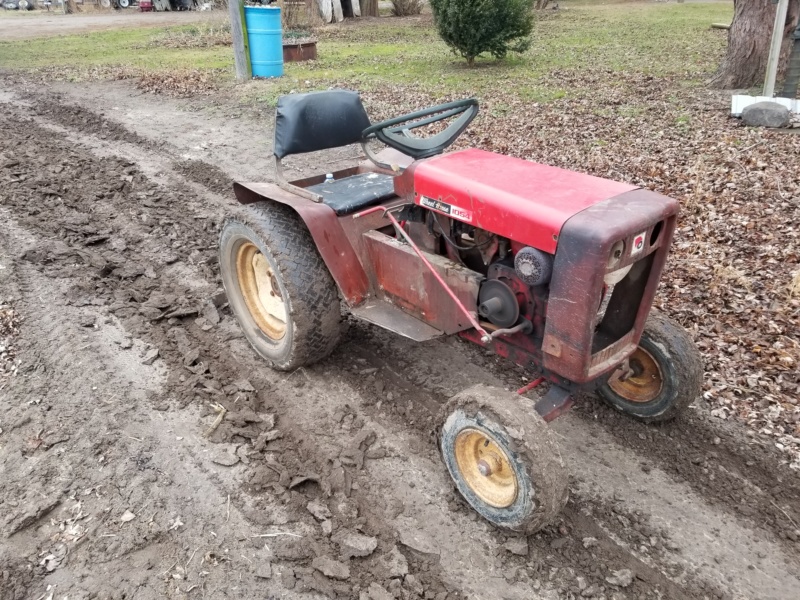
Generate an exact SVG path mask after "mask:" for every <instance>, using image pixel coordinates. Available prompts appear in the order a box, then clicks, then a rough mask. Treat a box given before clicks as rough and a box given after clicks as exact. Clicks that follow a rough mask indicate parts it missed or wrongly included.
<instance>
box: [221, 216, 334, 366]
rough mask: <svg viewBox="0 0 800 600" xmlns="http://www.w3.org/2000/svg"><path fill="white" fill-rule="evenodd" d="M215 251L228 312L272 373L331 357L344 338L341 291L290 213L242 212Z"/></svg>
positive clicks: (231, 221)
mask: <svg viewBox="0 0 800 600" xmlns="http://www.w3.org/2000/svg"><path fill="white" fill-rule="evenodd" d="M219 248H220V260H219V263H220V271H221V274H222V284H223V286H224V288H225V292H226V294H227V296H228V301H229V302H230V306H231V309H232V310H233V313H234V314H235V315H236V318H237V319H238V321H239V324H240V326H241V327H242V331H243V332H244V335H245V337H246V338H247V341H249V342H250V344H251V345H252V346H253V348H254V349H255V350H256V352H258V353H259V354H260V355H261V356H263V357H264V358H265V359H267V360H268V361H269V362H270V364H271V366H272V367H273V368H275V369H278V370H281V371H288V370H293V369H296V368H298V367H301V366H304V365H308V364H311V363H314V362H316V361H318V360H321V359H323V358H325V357H326V356H328V354H330V353H331V351H332V350H333V349H334V347H335V346H336V344H337V343H338V341H339V336H340V331H341V330H340V320H341V310H340V304H339V295H338V291H337V289H336V284H335V283H334V281H333V278H332V277H331V274H330V273H329V272H328V269H327V267H326V266H325V263H324V262H323V261H322V258H321V257H320V255H319V252H317V249H316V247H315V245H314V241H313V239H312V238H311V234H309V232H308V230H307V229H306V227H305V225H304V224H303V222H302V221H301V220H300V218H299V217H298V216H297V215H296V214H295V212H294V211H293V210H291V209H290V208H288V207H286V206H283V205H280V204H273V203H269V202H259V203H256V204H249V205H247V206H246V207H244V208H242V209H240V210H239V211H238V213H237V214H236V215H235V216H232V217H229V218H228V219H226V221H225V223H224V224H223V227H222V232H221V234H220V242H219Z"/></svg>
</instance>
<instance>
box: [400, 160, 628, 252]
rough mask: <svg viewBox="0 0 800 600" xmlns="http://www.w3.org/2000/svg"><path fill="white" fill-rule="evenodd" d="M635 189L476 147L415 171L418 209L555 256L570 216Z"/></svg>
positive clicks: (423, 163)
mask: <svg viewBox="0 0 800 600" xmlns="http://www.w3.org/2000/svg"><path fill="white" fill-rule="evenodd" d="M635 189H637V186H634V185H630V184H627V183H620V182H617V181H611V180H608V179H601V178H600V177H593V176H592V175H584V174H582V173H576V172H574V171H567V170H565V169H559V168H557V167H551V166H548V165H541V164H538V163H534V162H530V161H527V160H522V159H519V158H513V157H510V156H504V155H502V154H495V153H493V152H486V151H484V150H477V149H474V148H472V149H469V150H462V151H459V152H451V153H448V154H443V155H441V156H436V157H434V158H430V159H428V160H425V161H422V162H420V163H419V164H418V165H417V166H416V168H415V170H414V202H415V203H416V204H419V205H421V206H424V207H426V208H429V209H431V210H434V211H436V212H439V213H441V214H444V215H447V216H449V217H451V218H453V219H457V220H459V221H463V222H465V223H469V224H471V225H474V226H475V227H479V228H481V229H485V230H486V231H490V232H492V233H495V234H497V235H500V236H502V237H506V238H509V239H510V240H512V241H515V242H519V243H522V244H525V245H529V246H533V247H534V248H539V249H540V250H544V251H545V252H549V253H551V254H555V251H556V246H557V245H558V236H559V234H560V233H561V228H562V227H563V226H564V223H566V222H567V220H568V219H569V218H570V217H572V216H574V215H575V214H577V213H579V212H581V211H583V210H584V209H586V208H588V207H590V206H592V205H594V204H597V203H599V202H602V201H604V200H607V199H609V198H613V197H614V196H618V195H620V194H623V193H625V192H629V191H631V190H635Z"/></svg>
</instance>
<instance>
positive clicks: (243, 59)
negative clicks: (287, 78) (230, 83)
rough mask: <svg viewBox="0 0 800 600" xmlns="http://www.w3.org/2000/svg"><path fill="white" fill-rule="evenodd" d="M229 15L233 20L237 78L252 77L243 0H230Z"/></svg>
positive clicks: (232, 29) (232, 30) (232, 31)
mask: <svg viewBox="0 0 800 600" xmlns="http://www.w3.org/2000/svg"><path fill="white" fill-rule="evenodd" d="M228 16H229V17H230V20H231V37H232V38H233V61H234V63H235V64H236V78H237V79H252V78H253V70H252V67H251V65H250V47H249V46H250V44H249V43H248V41H247V28H246V27H245V24H244V2H243V0H228Z"/></svg>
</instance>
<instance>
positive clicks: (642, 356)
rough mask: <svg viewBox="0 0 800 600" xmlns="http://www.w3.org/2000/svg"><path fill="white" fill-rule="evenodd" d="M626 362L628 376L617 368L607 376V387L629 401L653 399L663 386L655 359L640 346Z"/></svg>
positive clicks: (659, 369)
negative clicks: (628, 366) (628, 367)
mask: <svg viewBox="0 0 800 600" xmlns="http://www.w3.org/2000/svg"><path fill="white" fill-rule="evenodd" d="M628 364H629V365H630V371H628V377H625V375H626V373H625V372H624V371H623V370H622V369H618V370H617V371H615V372H614V374H613V375H612V376H611V377H610V378H609V380H608V385H609V387H610V388H611V389H612V390H614V391H615V392H616V393H617V394H618V395H620V396H622V397H623V398H624V399H625V400H628V401H630V402H640V403H641V402H651V401H653V400H655V399H656V398H657V397H658V395H659V394H660V393H661V390H662V388H663V387H664V377H663V375H662V374H661V368H660V367H659V366H658V363H657V362H656V359H655V358H653V355H652V354H650V353H649V352H648V351H647V350H645V349H643V348H642V347H641V346H640V347H639V348H637V349H636V351H635V352H634V353H633V355H632V356H631V357H630V358H629V359H628ZM623 378H624V379H623Z"/></svg>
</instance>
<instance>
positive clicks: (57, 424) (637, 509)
mask: <svg viewBox="0 0 800 600" xmlns="http://www.w3.org/2000/svg"><path fill="white" fill-rule="evenodd" d="M3 90H4V91H2V92H0V103H2V111H0V131H2V134H3V135H2V137H0V267H1V268H0V290H2V293H1V294H0V311H5V312H3V313H2V314H8V315H10V314H12V311H13V314H14V318H13V323H14V325H13V328H11V327H6V329H7V330H8V333H6V329H3V330H0V340H2V339H5V338H8V339H10V343H13V347H14V352H15V361H18V363H19V366H18V369H17V374H16V375H13V376H10V377H7V378H6V379H5V380H2V379H0V465H1V466H0V473H2V484H0V539H1V540H2V544H0V598H2V599H3V600H6V599H7V598H8V599H14V600H17V599H20V600H21V599H23V598H39V597H40V596H42V595H44V596H45V597H46V596H47V594H50V593H53V594H54V596H53V597H54V598H55V597H57V598H61V597H65V596H67V597H69V598H94V597H96V598H131V597H135V598H164V597H170V598H192V597H209V598H223V597H230V598H256V597H281V598H284V597H285V598H293V597H300V596H304V597H306V596H309V594H313V593H316V597H319V596H322V597H331V598H334V597H340V598H373V599H376V598H384V597H386V598H389V597H396V598H427V599H437V600H441V599H444V598H460V597H474V598H526V599H530V598H576V597H583V598H598V599H599V598H606V599H610V598H616V599H622V598H653V599H655V598H676V599H700V598H764V599H776V600H777V599H781V600H783V599H789V598H793V597H794V596H795V594H796V590H797V589H798V585H800V579H798V573H800V568H799V567H800V542H798V540H800V537H798V536H800V531H798V522H800V517H798V513H799V512H800V504H798V497H800V494H798V484H797V476H796V473H794V472H793V471H791V470H790V469H788V467H786V466H785V465H782V464H780V456H779V455H778V454H777V452H775V451H774V450H773V449H772V447H771V446H767V445H766V444H765V443H764V442H763V441H761V439H760V438H757V437H755V436H750V435H747V434H746V432H745V431H744V430H743V429H742V428H741V426H739V425H737V424H735V423H724V422H721V421H719V420H715V419H713V418H712V417H711V416H710V411H709V409H708V407H707V406H705V405H704V404H703V403H702V402H700V403H699V404H698V405H696V406H695V407H694V408H693V409H692V410H690V411H689V412H688V414H687V415H685V416H684V417H682V418H680V419H678V420H677V421H675V422H674V423H671V424H668V425H664V426H660V427H648V426H644V425H641V424H638V423H635V422H632V421H630V420H627V419H624V418H623V417H621V416H620V415H618V414H616V413H614V412H613V411H611V410H609V409H607V408H606V407H604V406H603V405H601V404H599V403H598V402H596V401H595V400H593V399H590V398H585V399H582V401H581V402H580V403H579V405H578V407H577V410H575V411H574V412H573V413H572V414H569V415H566V416H565V417H563V418H562V419H560V420H559V421H556V422H555V423H554V428H555V431H556V432H557V434H558V435H559V438H560V443H561V451H562V453H563V457H564V459H565V461H566V463H567V465H568V466H569V468H570V471H571V473H572V475H573V479H572V481H571V493H572V495H571V500H570V503H569V504H568V506H567V509H566V510H565V512H564V514H563V518H562V519H561V520H560V521H559V522H558V523H557V524H555V525H554V526H552V527H549V528H547V529H545V530H544V531H542V532H540V533H538V534H535V535H533V536H530V537H529V538H527V539H524V538H523V539H522V540H520V539H516V538H513V537H510V536H507V535H506V534H504V533H502V532H499V531H498V530H496V529H494V528H492V527H490V526H489V525H487V524H486V523H485V522H483V521H481V520H479V519H478V518H477V517H476V515H475V514H474V513H472V512H471V511H470V510H469V509H468V507H467V506H466V505H465V503H464V502H462V501H461V500H460V499H459V498H458V497H457V496H456V495H455V493H454V491H453V489H452V486H451V484H450V482H449V479H448V476H447V474H446V471H445V470H444V467H443V466H442V465H441V463H440V461H439V459H438V456H437V451H436V448H435V445H434V444H433V443H432V441H431V438H430V433H431V430H432V429H433V418H434V416H435V415H436V414H437V411H438V410H439V407H440V406H441V405H442V404H443V403H444V402H445V401H446V400H447V399H448V398H449V397H450V396H452V395H454V394H455V393H456V392H458V391H459V390H461V389H463V388H466V387H468V386H470V385H472V384H476V383H485V384H489V385H497V386H500V387H505V388H507V389H515V388H516V387H519V385H520V383H521V381H522V377H523V375H524V373H522V372H521V371H520V370H519V369H517V368H516V367H512V366H510V365H508V364H507V363H505V362H503V361H501V360H500V359H498V358H496V357H494V356H492V355H489V354H487V353H485V352H484V351H483V350H481V349H479V348H476V347H474V346H471V345H469V344H466V343H463V342H461V341H459V340H457V339H443V340H436V341H433V342H429V343H426V344H414V343H412V342H410V341H407V340H404V339H400V338H397V337H396V336H393V335H391V334H390V333H388V332H385V331H383V330H379V329H377V328H374V327H372V326H369V325H366V324H363V323H361V322H356V321H352V322H351V323H350V327H349V330H348V333H347V335H346V337H345V339H344V341H343V343H342V344H341V346H340V347H339V348H338V349H337V350H336V351H335V352H334V354H333V355H332V356H331V357H330V358H329V359H327V360H326V361H323V362H322V363H321V364H318V365H315V366H314V367H311V368H304V369H300V370H298V371H296V372H294V373H289V374H287V373H278V372H274V371H271V370H269V369H268V368H266V366H265V365H264V364H263V362H262V361H261V360H259V359H258V357H256V356H255V355H254V354H253V352H252V351H251V349H250V348H249V346H248V345H247V343H246V342H245V341H244V339H243V338H242V335H241V334H240V332H239V329H238V327H237V324H236V321H235V319H234V318H233V316H232V314H231V313H230V311H229V309H228V308H227V305H226V303H225V298H224V295H223V294H221V293H220V292H221V288H220V280H219V273H218V269H217V264H216V260H217V259H216V242H217V235H218V231H219V224H220V222H221V220H222V218H223V217H224V215H225V213H226V211H228V210H230V206H231V203H232V194H231V193H230V191H229V180H234V179H246V180H265V179H268V175H267V174H268V173H269V170H268V165H267V153H266V152H264V151H263V148H264V145H265V142H267V143H268V140H269V139H270V137H271V136H270V132H269V129H268V124H267V123H266V122H265V121H264V120H263V119H258V118H253V119H250V118H243V119H238V120H230V119H226V118H224V117H221V116H219V115H218V114H217V113H215V112H213V111H212V110H211V109H200V108H198V107H196V106H193V105H191V104H178V103H177V102H176V101H174V100H168V99H164V98H153V97H150V96H136V95H135V92H134V91H133V88H132V87H131V86H129V85H127V84H124V83H115V84H93V85H92V86H86V85H84V86H81V87H80V88H79V87H77V86H74V87H73V86H67V85H65V86H61V87H60V88H58V90H54V89H49V88H41V87H38V88H33V87H31V86H28V85H26V84H25V82H24V81H19V80H17V81H11V80H8V81H6V82H4V85H3ZM56 91H58V92H60V93H61V94H62V96H61V97H60V99H59V101H58V102H57V103H55V102H49V100H51V99H52V98H53V95H54V94H55V92H56ZM87 92H91V93H90V94H87ZM87 97H91V98H92V105H93V106H99V105H104V106H124V107H125V108H124V109H122V110H119V111H114V110H109V111H107V112H106V114H104V115H99V114H97V113H96V112H93V110H94V109H92V108H91V107H88V108H87V107H86V106H84V105H82V104H81V102H82V100H81V98H87ZM100 99H102V102H100V101H99V100H100ZM123 99H124V100H125V101H124V102H123V101H122V100H123ZM47 106H64V109H63V110H52V109H48V108H41V107H47ZM145 115H146V117H147V118H145V117H144V116H145ZM255 148H257V149H258V152H257V153H256V152H255V151H254V149H255ZM244 157H247V160H246V162H245V159H244ZM251 157H252V158H251ZM349 157H350V154H348V153H346V152H332V153H328V154H325V155H321V156H320V157H315V158H314V160H315V161H316V162H315V164H311V163H306V164H303V163H302V161H301V160H300V159H297V158H296V157H295V159H294V160H293V162H292V161H290V165H289V166H290V167H292V165H294V166H295V167H296V168H297V171H298V172H303V171H305V172H313V171H315V170H331V169H335V168H337V167H338V166H340V164H342V163H344V162H346V160H347V159H348V158H349ZM0 322H9V323H10V322H11V320H10V319H6V320H5V321H0ZM4 343H5V342H4ZM156 351H157V353H156ZM220 407H224V409H225V411H226V412H225V413H224V416H223V418H222V420H221V422H220V423H219V425H218V427H216V429H213V427H212V426H213V424H214V423H215V422H216V420H217V417H218V415H219V414H220V413H219V412H218V409H219V408H220ZM347 536H350V537H351V538H352V537H353V536H356V537H355V539H356V540H357V541H358V542H359V544H360V545H361V546H360V547H362V550H361V551H360V552H358V551H357V552H356V554H366V556H353V551H352V548H350V546H348V541H347ZM358 536H360V537H358ZM351 545H352V542H351ZM373 546H374V549H373ZM363 548H367V549H366V550H365V549H363ZM628 571H629V572H630V573H628ZM48 586H50V587H49V588H48ZM381 588H383V589H381Z"/></svg>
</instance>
